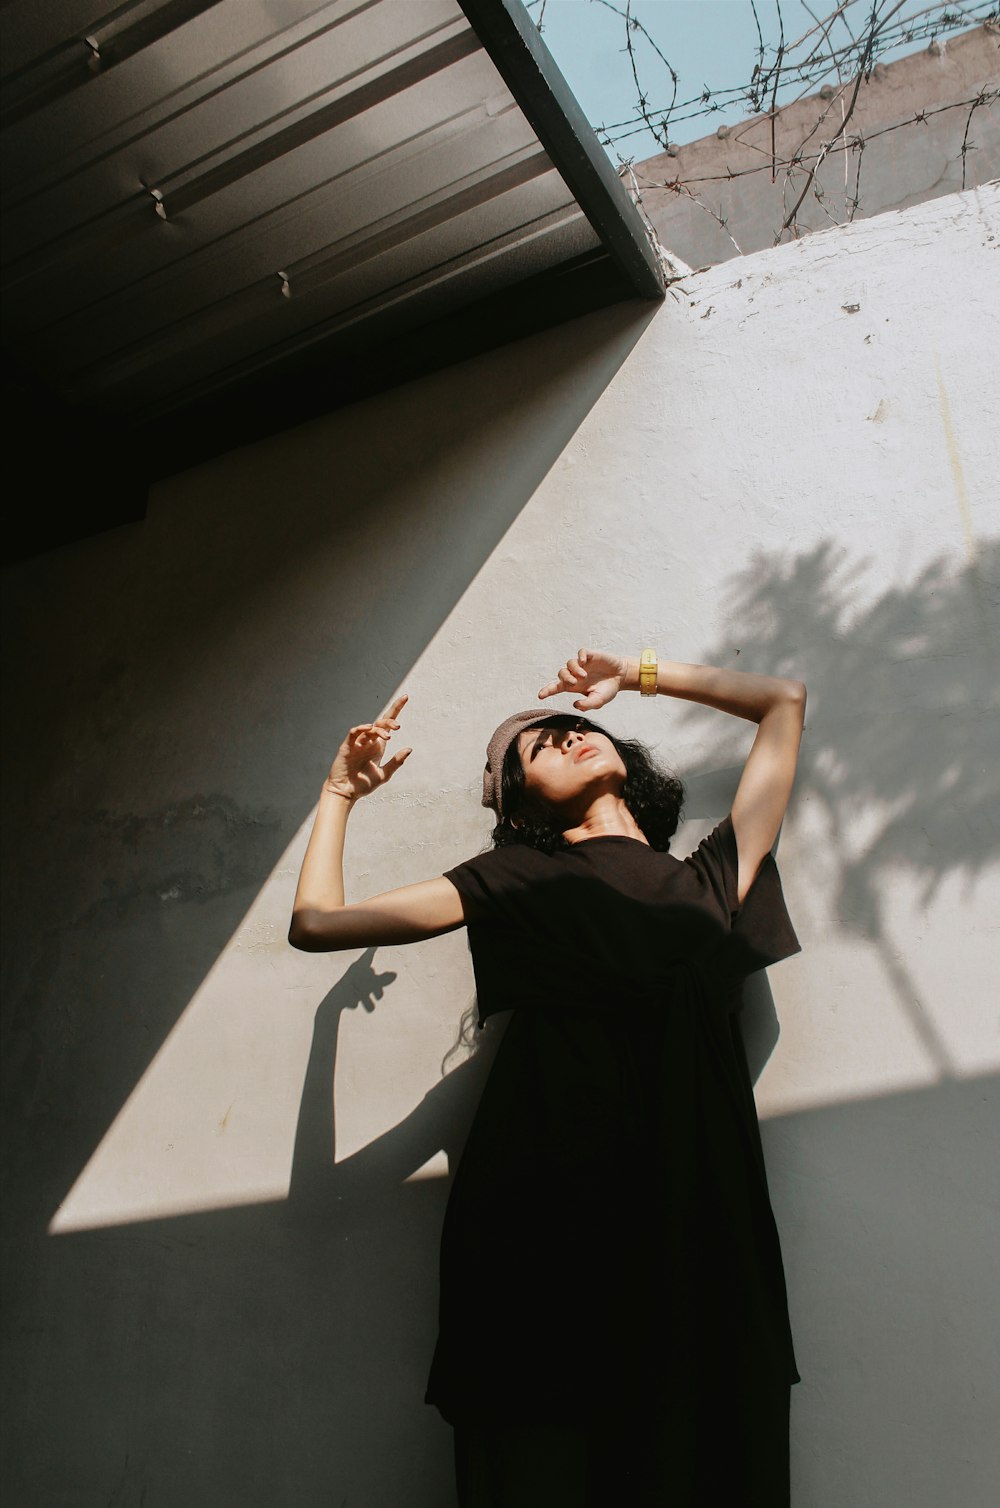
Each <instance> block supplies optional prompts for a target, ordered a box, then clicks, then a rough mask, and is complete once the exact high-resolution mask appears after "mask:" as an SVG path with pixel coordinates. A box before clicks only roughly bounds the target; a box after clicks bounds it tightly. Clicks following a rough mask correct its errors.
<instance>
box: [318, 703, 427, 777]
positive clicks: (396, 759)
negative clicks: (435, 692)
mask: <svg viewBox="0 0 1000 1508" xmlns="http://www.w3.org/2000/svg"><path fill="white" fill-rule="evenodd" d="M406 700H407V698H406V697H405V696H398V697H397V698H396V700H395V701H394V702H393V703H392V705H391V706H390V708H389V710H388V712H383V713H382V716H381V717H377V718H376V719H375V721H374V722H373V723H358V725H357V727H354V728H351V729H350V730H349V732H348V734H347V737H346V738H345V739H344V742H343V743H342V744H341V746H340V748H339V749H338V750H337V753H336V757H335V758H334V761H333V764H332V765H331V766H330V773H329V775H328V776H327V777H326V782H325V789H326V790H328V791H330V792H331V793H332V794H333V795H336V796H343V797H344V799H345V800H346V801H352V802H353V801H357V800H358V799H359V797H361V796H367V795H368V794H369V792H371V791H374V790H377V789H378V787H379V786H380V785H384V784H385V782H386V781H387V780H391V779H392V777H393V775H395V773H396V771H397V770H398V769H399V767H400V765H401V764H404V763H405V761H406V760H407V758H408V757H409V755H410V754H412V753H413V750H412V749H400V751H399V753H398V754H394V755H393V756H392V758H391V759H387V760H386V762H385V764H382V762H381V760H382V755H383V754H384V753H385V749H386V745H387V744H388V742H389V739H390V738H391V737H392V730H393V729H394V728H398V727H399V723H398V721H397V719H398V717H399V713H400V711H401V710H402V708H403V706H404V705H405V703H406Z"/></svg>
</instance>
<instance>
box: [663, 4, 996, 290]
mask: <svg viewBox="0 0 1000 1508" xmlns="http://www.w3.org/2000/svg"><path fill="white" fill-rule="evenodd" d="M854 90H855V80H854V79H851V80H849V81H847V82H846V83H845V84H843V85H841V86H836V87H833V86H827V87H826V88H825V89H824V91H823V93H821V94H814V95H811V96H810V97H809V98H808V99H804V100H797V101H795V103H793V104H790V105H786V106H785V108H784V109H782V110H779V111H778V112H777V115H776V116H775V118H774V121H773V130H772V121H771V118H770V117H769V116H767V115H756V116H753V117H751V118H750V119H749V120H746V121H743V122H742V123H741V124H740V125H738V126H732V127H720V130H719V132H718V133H713V134H712V135H710V136H703V137H701V138H700V139H699V140H698V141H692V142H689V143H688V144H687V145H686V146H682V147H678V148H676V150H672V151H671V152H669V153H667V152H662V153H659V154H658V155H657V156H655V157H649V158H647V159H646V160H645V161H644V162H641V163H637V164H636V166H635V169H634V172H635V179H636V185H637V187H638V189H639V191H640V193H641V196H642V203H643V207H644V209H645V210H646V213H647V214H648V215H649V217H650V220H651V221H652V223H653V225H654V227H655V229H656V233H657V235H658V236H659V239H660V241H661V242H662V243H663V245H664V246H665V247H667V249H668V250H669V251H671V252H673V254H674V255H675V256H677V257H680V258H681V259H682V260H683V261H684V262H686V263H687V264H688V265H689V266H690V267H707V266H710V265H712V264H714V263H716V262H726V261H729V260H730V259H731V258H732V257H735V256H738V255H739V254H740V253H741V252H743V253H748V252H753V251H762V250H764V249H765V248H766V247H770V246H773V245H774V244H775V241H776V240H779V239H780V240H789V239H791V236H792V232H791V231H785V232H784V233H782V226H783V225H784V223H785V221H786V220H787V218H788V216H789V214H790V212H791V210H792V209H793V207H794V206H795V204H796V202H797V200H798V198H799V195H800V194H801V192H802V190H803V188H805V186H806V183H807V179H808V176H809V173H810V172H811V171H812V170H813V168H814V166H816V174H815V180H814V185H813V187H812V188H810V190H809V192H808V194H807V195H806V197H805V199H804V200H803V202H802V205H801V208H800V209H799V210H798V212H797V214H796V223H797V224H798V225H799V226H800V227H802V228H803V229H805V230H824V229H825V228H826V227H827V226H829V225H831V224H833V225H836V224H846V223H847V222H848V221H849V220H850V219H851V218H852V216H853V217H854V218H855V219H858V220H864V219H868V218H869V217H870V216H872V215H880V214H883V213H884V212H885V211H886V210H891V209H905V208H907V207H908V206H910V205H914V204H923V203H925V202H926V201H927V200H929V199H936V198H939V197H941V196H942V195H944V194H953V193H955V192H956V191H958V190H961V189H965V188H974V187H977V186H979V185H981V184H984V183H988V182H989V181H990V180H991V179H994V178H996V177H998V176H1000V99H998V97H997V96H998V91H1000V30H998V28H997V26H996V24H995V23H991V24H989V25H986V26H979V27H976V28H975V30H973V31H968V32H963V33H961V34H960V35H958V36H954V37H950V38H947V39H945V40H943V41H941V42H936V43H933V44H932V45H931V47H929V48H926V49H924V50H922V51H920V52H913V53H910V54H909V55H908V56H907V57H904V58H899V59H898V60H897V61H896V62H895V63H888V64H879V65H878V66H877V67H876V68H875V69H874V70H873V71H872V73H871V75H870V76H869V78H868V79H862V81H861V84H860V86H859V88H858V92H857V97H856V99H855V94H854ZM980 96H981V97H982V98H983V101H984V103H983V104H982V105H980V106H978V107H977V108H976V109H975V110H973V109H972V106H971V103H970V102H971V101H975V100H976V99H978V98H979V97H980ZM852 101H853V102H854V105H853V113H852V114H851V116H850V119H849V120H847V119H846V117H847V111H848V109H849V108H850V107H851V104H852ZM918 114H920V115H922V117H923V118H922V119H921V120H920V121H919V123H915V117H916V116H917V115H918ZM845 121H846V126H845ZM842 128H844V129H845V134H846V139H847V149H846V150H845V149H844V144H843V141H842V140H838V133H839V132H840V131H841V129H842ZM826 147H828V150H827V151H826V154H825V155H824V156H823V157H822V160H821V161H818V159H819V156H820V154H821V153H823V151H824V148H826ZM963 147H964V148H965V151H964V154H963ZM772 152H773V154H774V155H775V156H776V158H777V161H778V162H779V163H782V162H790V161H791V160H792V159H793V157H795V156H796V155H797V154H801V157H802V165H801V166H800V167H796V168H793V169H790V170H786V169H782V168H779V169H778V171H777V173H776V175H775V177H774V178H773V180H772V172H771V163H772ZM817 161H818V166H817ZM817 189H818V190H819V194H818V195H817V193H816V192H815V190H817ZM855 201H857V203H856V204H855Z"/></svg>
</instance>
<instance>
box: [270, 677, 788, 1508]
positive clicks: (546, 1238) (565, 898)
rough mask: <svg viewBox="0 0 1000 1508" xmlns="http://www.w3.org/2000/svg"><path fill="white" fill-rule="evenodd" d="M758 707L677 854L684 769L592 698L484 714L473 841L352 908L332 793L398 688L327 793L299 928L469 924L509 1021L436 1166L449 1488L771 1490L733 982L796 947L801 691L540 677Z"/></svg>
mask: <svg viewBox="0 0 1000 1508" xmlns="http://www.w3.org/2000/svg"><path fill="white" fill-rule="evenodd" d="M636 689H638V690H640V691H641V692H642V693H643V694H647V695H653V694H656V693H657V692H659V693H662V694H665V695H668V696H674V697H679V698H682V699H685V700H688V701H694V702H700V703H702V704H704V705H705V706H709V707H714V708H717V709H719V710H720V711H723V712H728V713H731V714H732V715H734V716H737V717H743V718H746V719H748V720H750V721H751V722H755V723H756V724H757V725H758V728H757V735H756V738H755V739H754V743H753V747H752V749H751V751H750V754H749V756H748V758H747V761H746V764H745V766H744V769H743V773H742V776H741V779H740V782H739V786H738V789H737V791H736V796H735V798H734V801H733V805H732V810H731V812H730V814H729V815H728V816H727V817H726V818H725V819H724V820H723V821H722V822H721V823H720V824H719V825H718V827H716V828H715V830H714V831H713V832H712V833H711V834H709V836H708V837H707V838H706V839H705V840H704V841H703V842H702V843H701V844H700V845H699V847H698V849H697V850H696V852H695V853H694V854H692V855H691V856H690V857H689V858H688V859H685V860H684V861H680V860H677V859H675V858H673V857H672V856H671V855H670V854H669V853H668V852H667V849H668V847H669V842H670V838H671V836H672V834H673V832H674V830H675V829H676V826H677V821H678V817H679V812H680V800H681V794H682V793H681V787H680V785H679V783H678V782H677V781H675V780H674V779H673V778H672V777H670V776H667V775H664V774H663V773H662V772H660V771H658V770H657V769H656V767H655V765H653V763H652V761H651V760H650V758H649V756H648V755H647V754H646V752H645V750H644V749H643V748H642V746H641V745H638V744H635V743H631V742H628V741H624V740H620V739H617V738H614V737H612V736H611V735H610V734H608V733H605V732H604V731H603V730H601V729H600V728H598V727H597V726H596V725H595V724H594V723H592V722H591V721H590V720H589V719H588V718H586V717H579V716H572V715H566V714H549V715H546V714H545V713H543V712H539V711H538V710H537V709H536V710H535V711H528V712H522V713H517V714H515V715H514V716H513V717H511V718H508V719H507V720H506V721H505V722H504V723H502V724H501V725H500V727H499V728H497V729H496V731H495V732H494V734H493V736H492V738H491V740H490V743H489V748H488V751H487V764H486V770H485V772H484V776H483V803H484V805H487V806H489V807H491V808H492V809H493V811H494V812H495V813H496V816H497V826H496V828H495V829H494V833H493V841H494V845H495V846H494V848H493V849H492V850H491V851H489V852H486V853H483V854H479V855H477V856H476V857H475V858H472V859H469V860H467V861H466V862H465V863H463V864H459V865H458V866H457V867H456V868H455V869H452V870H449V871H448V873H447V874H446V875H443V876H441V877H440V878H437V879H432V880H427V881H424V882H423V883H421V884H416V885H408V886H404V887H403V888H401V889H398V890H392V891H388V892H386V893H385V894H383V895H378V896H375V897H373V898H372V899H370V900H367V901H361V902H354V903H352V904H346V903H345V899H344V888H343V877H342V859H343V845H344V834H345V829H346V824H347V818H348V815H349V813H350V811H351V808H352V806H353V804H354V802H355V801H356V800H357V799H358V798H359V797H361V796H363V795H366V794H368V792H370V791H372V790H375V789H376V788H377V787H378V786H379V785H382V784H384V783H385V781H386V780H388V779H390V778H391V776H392V775H393V774H394V773H395V772H396V770H397V769H398V768H399V767H400V765H401V764H402V763H403V762H404V761H405V760H406V758H407V757H408V755H409V753H410V752H411V751H410V750H409V749H404V750H402V751H401V752H400V753H398V754H396V755H394V756H393V757H392V758H390V759H387V760H385V761H384V762H383V755H384V753H385V752H386V749H387V745H388V743H389V740H390V739H391V737H392V734H393V732H394V731H395V730H396V729H398V728H399V721H398V718H399V713H400V711H401V709H402V707H403V704H404V702H405V700H406V698H405V697H400V698H398V699H397V700H396V701H395V702H394V703H393V705H392V706H391V707H390V709H389V711H388V712H387V713H386V714H384V715H383V716H382V717H380V718H377V719H376V720H375V721H374V722H373V723H366V724H361V725H359V726H358V727H355V728H352V729H351V730H350V732H349V734H348V735H347V738H346V739H345V740H344V742H343V744H342V745H341V747H340V750H339V751H338V753H337V756H336V758H335V760H334V763H333V767H332V769H331V771H330V774H329V776H328V778H327V781H326V783H325V785H324V788H323V792H322V795H321V798H320V804H319V808H318V811H317V815H316V821H315V825H314V828H313V832H312V835H311V837H310V840H309V845H308V848H307V850H306V855H305V858H304V861H303V865H302V873H301V876H300V879H299V887H298V892H297V894H296V898H295V907H294V913H293V918H292V926H291V931H290V934H289V937H290V941H291V942H292V944H293V945H294V946H296V947H299V948H306V949H315V950H324V949H337V948H361V947H366V946H371V945H373V944H378V943H400V942H411V941H417V940H418V939H421V938H425V937H434V936H436V935H438V934H439V933H442V932H448V931H451V930H453V929H454V928H456V927H459V926H462V925H463V924H464V925H466V926H468V929H469V943H470V948H471V950H472V957H473V964H474V967H475V973H476V985H477V995H478V1001H479V1011H480V1018H481V1020H482V1019H484V1018H485V1017H486V1016H487V1015H489V1014H490V1013H492V1012H493V1011H498V1010H512V1015H511V1017H510V1020H509V1024H508V1027H507V1030H506V1033H505V1035H504V1039H503V1041H502V1043H501V1046H500V1050H499V1053H498V1055H497V1058H496V1061H495V1063H494V1065H493V1068H492V1071H491V1073H490V1077H489V1080H488V1082H487V1085H486V1089H485V1091H484V1094H483V1098H482V1102H481V1104H480V1107H479V1110H478V1112H477V1115H476V1119H475V1122H474V1125H473V1128H472V1131H471V1133H470V1136H469V1141H468V1144H467V1146H466V1150H465V1153H464V1154H463V1157H462V1161H461V1164H460V1166H459V1168H458V1171H457V1173H456V1175H455V1179H454V1183H453V1187H452V1191H451V1196H450V1198H449V1203H448V1210H447V1213H446V1217H445V1225H444V1232H443V1237H442V1253H441V1309H440V1334H439V1339H438V1345H437V1349H436V1351H435V1355H434V1361H433V1365H432V1368H431V1377H430V1383H429V1386H428V1392H427V1399H428V1402H431V1403H434V1404H436V1405H437V1407H438V1408H439V1409H440V1410H441V1412H442V1414H443V1415H444V1417H445V1418H446V1419H448V1420H449V1422H451V1423H452V1424H453V1425H454V1427H455V1443H456V1470H457V1479H458V1493H459V1502H460V1504H462V1505H463V1508H534V1505H536V1504H537V1505H538V1508H561V1505H565V1508H594V1505H597V1504H600V1505H601V1508H607V1505H609V1504H623V1505H625V1504H627V1505H634V1504H635V1505H638V1504H643V1505H645V1504H650V1505H651V1504H663V1505H667V1504H669V1505H671V1508H695V1505H697V1508H716V1505H718V1508H781V1505H782V1504H786V1503H787V1502H788V1389H789V1384H790V1383H792V1382H794V1381H797V1380H798V1373H797V1371H796V1368H795V1360H794V1356H793V1352H792V1344H791V1336H790V1332H789V1327H788V1313H787V1304H786V1299H785V1286H784V1276H783V1272H782V1264H781V1254H780V1249H779V1246H778V1238H777V1233H776V1231H775V1227H774V1221H773V1217H772V1214H771V1208H770V1202H769V1199H768V1194H767V1185H766V1180H765V1175H764V1166H763V1160H762V1156H761V1148H760V1138H759V1133H758V1129H757V1120H756V1113H755V1109H754V1101H753V1091H752V1086H751V1083H750V1077H749V1074H748V1071H747V1065H746V1058H745V1055H744V1052H743V1046H742V1039H741V1036H740V1031H739V1025H738V1018H737V1017H738V1010H739V1006H740V988H741V984H742V980H743V979H744V978H745V977H746V975H747V974H750V973H752V972H753V971H754V970H756V969H760V968H762V967H764V966H766V965H767V964H769V963H773V962H777V961H778V960H779V959H781V958H785V957H787V956H789V955H790V954H791V953H794V952H797V951H798V942H797V940H796V938H795V934H794V932H793V930H792V927H791V923H790V921H789V919H788V916H787V913H786V911H785V907H784V901H783V898H782V894H781V886H780V881H779V879H778V873H777V869H776V866H775V863H774V859H773V857H772V856H771V848H772V846H773V844H774V842H775V839H776V838H777V834H778V829H779V827H780V825H781V821H782V818H783V816H784V813H785V808H786V806H787V803H788V798H789V794H790V792H791V788H792V781H793V778H794V774H795V765H796V759H797V755H798V748H799V741H800V737H801V732H802V722H803V714H804V709H805V688H804V687H803V686H802V685H801V683H800V682H797V681H787V680H779V679H775V678H772V677H770V676H760V675H753V674H748V673H746V672H738V671H728V670H718V669H712V668H708V667H705V666H697V665H682V664H676V663H671V662H668V663H660V664H659V665H657V664H656V661H655V656H654V655H653V653H652V651H643V655H642V657H641V661H640V660H636V659H632V658H620V657H617V656H614V655H610V654H605V653H601V652H598V651H594V650H585V649H581V650H580V651H579V652H578V654H577V655H576V656H575V657H573V658H571V659H569V660H568V661H567V662H566V665H565V666H564V668H563V669H561V670H560V671H559V673H558V676H557V678H556V680H554V681H552V682H551V683H550V684H549V685H546V686H543V687H542V689H541V690H540V691H539V693H538V695H539V698H540V699H545V698H548V697H551V696H554V695H556V694H558V693H561V692H569V693H575V694H576V699H575V701H574V703H573V705H574V707H575V708H576V709H577V711H578V712H579V713H587V712H590V711H593V710H595V709H596V708H598V707H602V706H605V705H606V704H607V703H608V702H610V701H611V699H612V698H613V697H614V696H616V695H617V693H618V692H619V691H622V690H636Z"/></svg>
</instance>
